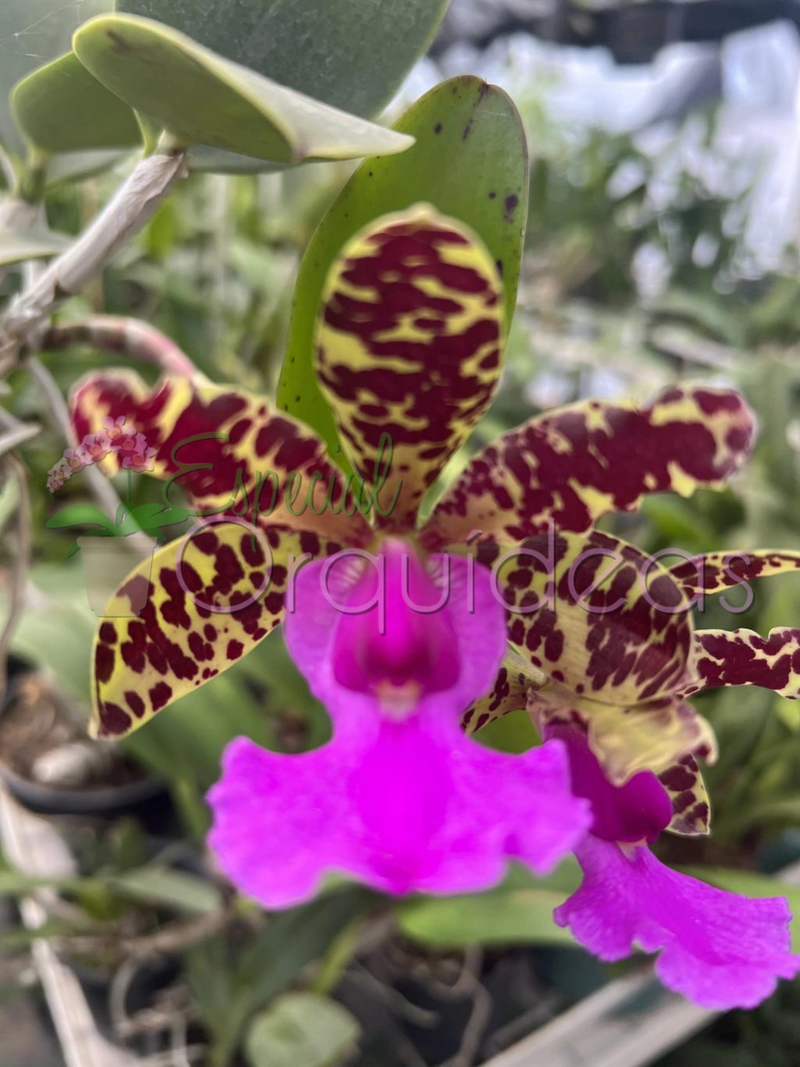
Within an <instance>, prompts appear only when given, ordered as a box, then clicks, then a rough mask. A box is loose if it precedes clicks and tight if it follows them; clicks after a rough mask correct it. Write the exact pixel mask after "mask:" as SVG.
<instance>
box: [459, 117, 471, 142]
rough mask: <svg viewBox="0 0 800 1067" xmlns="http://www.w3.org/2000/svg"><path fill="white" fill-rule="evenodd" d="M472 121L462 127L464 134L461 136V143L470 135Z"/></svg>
mask: <svg viewBox="0 0 800 1067" xmlns="http://www.w3.org/2000/svg"><path fill="white" fill-rule="evenodd" d="M472 121H473V120H472V119H470V120H469V122H468V123H467V125H466V126H465V127H464V132H463V133H462V135H461V139H462V141H466V139H467V138H468V137H469V135H470V134H471V133H472Z"/></svg>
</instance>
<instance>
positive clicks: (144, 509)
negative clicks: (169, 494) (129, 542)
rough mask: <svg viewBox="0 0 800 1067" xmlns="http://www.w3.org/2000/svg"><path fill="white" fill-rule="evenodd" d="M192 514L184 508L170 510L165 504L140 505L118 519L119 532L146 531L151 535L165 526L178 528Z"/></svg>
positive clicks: (125, 533)
mask: <svg viewBox="0 0 800 1067" xmlns="http://www.w3.org/2000/svg"><path fill="white" fill-rule="evenodd" d="M189 515H190V512H188V511H186V510H185V509H184V508H168V507H164V505H163V503H160V502H159V503H158V504H140V505H139V506H138V507H136V508H132V509H131V510H130V511H129V512H128V513H127V514H126V515H124V516H123V517H122V518H121V519H118V532H119V533H120V534H121V535H125V536H127V534H130V533H134V532H135V531H136V530H144V531H145V532H147V533H150V532H152V531H155V530H160V529H161V528H162V527H164V526H176V525H178V523H181V522H185V521H186V519H188V518H189Z"/></svg>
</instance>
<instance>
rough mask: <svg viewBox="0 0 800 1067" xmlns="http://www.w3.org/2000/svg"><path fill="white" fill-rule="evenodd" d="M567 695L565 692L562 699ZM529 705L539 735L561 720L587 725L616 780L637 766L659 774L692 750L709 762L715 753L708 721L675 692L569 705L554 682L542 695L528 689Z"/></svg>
mask: <svg viewBox="0 0 800 1067" xmlns="http://www.w3.org/2000/svg"><path fill="white" fill-rule="evenodd" d="M568 697H569V694H566V693H564V694H563V698H564V699H565V700H566V699H567V698H568ZM570 699H571V698H570ZM528 710H529V711H530V713H531V715H532V716H533V718H534V721H535V722H538V723H539V732H540V733H542V734H543V733H544V730H545V726H546V725H555V724H562V723H563V724H571V725H574V726H580V727H581V728H583V729H585V730H586V731H587V736H588V739H589V747H590V748H591V750H592V752H593V753H594V754H595V756H596V757H597V758H598V760H599V761H600V763H601V764H602V765H603V769H604V770H605V772H606V774H607V775H608V777H609V778H610V779H611V781H612V782H614V783H615V784H616V785H622V784H623V783H625V782H627V781H628V779H629V778H631V777H632V776H633V775H634V774H637V773H638V772H639V771H652V772H653V774H657V775H661V774H663V773H664V772H665V771H668V770H669V769H670V768H671V767H673V766H674V765H675V764H676V763H677V762H678V761H679V760H681V759H683V758H684V757H685V756H687V755H690V754H692V753H694V754H695V755H698V756H701V757H702V758H703V759H705V760H707V761H709V762H713V761H714V760H715V759H716V757H717V742H716V738H715V737H714V731H713V730H712V729H711V726H710V724H709V723H708V722H707V721H706V720H705V719H704V718H703V717H702V716H700V715H698V714H697V712H696V711H695V709H694V708H693V707H692V706H691V704H688V703H687V702H686V701H682V700H680V699H678V698H676V697H662V698H661V699H660V700H653V701H649V702H647V703H644V704H638V705H630V706H627V707H623V706H616V707H615V706H612V705H610V704H600V703H598V702H597V701H592V700H581V701H579V702H576V703H575V704H574V705H569V704H567V703H561V702H560V701H559V694H558V692H557V687H554V688H553V690H551V691H548V692H547V693H544V694H543V695H542V697H541V698H540V697H538V696H537V695H536V694H535V693H532V694H531V695H530V699H529V701H528Z"/></svg>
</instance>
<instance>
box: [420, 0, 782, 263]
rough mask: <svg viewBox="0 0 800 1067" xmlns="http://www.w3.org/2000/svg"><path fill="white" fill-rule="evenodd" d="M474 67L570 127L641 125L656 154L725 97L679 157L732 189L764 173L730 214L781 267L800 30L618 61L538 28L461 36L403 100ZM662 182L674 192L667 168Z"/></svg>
mask: <svg viewBox="0 0 800 1067" xmlns="http://www.w3.org/2000/svg"><path fill="white" fill-rule="evenodd" d="M504 2H505V0H504ZM518 2H520V3H535V0H518ZM470 5H471V8H472V9H474V10H471V12H469V13H468V12H467V8H469V7H470ZM480 7H481V4H479V3H476V2H475V0H455V4H454V8H453V11H454V13H456V12H458V10H459V9H460V8H464V17H469V18H473V19H474V18H478V17H480V14H479V10H478V9H480ZM483 7H484V9H485V7H486V5H485V4H484V5H483ZM464 73H471V74H478V75H479V76H481V77H483V78H486V79H487V80H488V81H492V82H495V83H496V84H498V85H501V86H502V87H503V88H504V89H506V90H507V91H508V92H509V93H510V94H511V95H512V96H513V97H514V98H515V99H517V100H518V101H524V100H526V99H530V98H531V96H532V94H533V95H535V98H536V99H537V101H540V102H541V104H542V105H543V107H544V110H545V112H546V113H547V115H548V117H549V119H550V121H552V122H553V123H556V124H559V125H560V126H561V127H562V129H563V128H565V127H574V128H575V130H576V131H580V130H581V129H583V130H588V129H590V128H593V127H594V128H600V129H605V130H608V131H609V132H610V133H617V134H618V133H629V134H636V135H637V143H640V147H642V148H643V150H645V151H647V152H648V153H650V152H653V153H657V152H658V151H659V150H661V149H663V148H664V146H665V145H671V144H673V143H676V137H675V130H676V126H675V124H676V123H677V122H680V121H681V120H682V119H684V118H685V117H686V116H687V115H689V114H691V112H692V110H693V109H694V108H695V107H697V106H698V105H701V104H703V103H705V102H710V101H712V100H714V99H719V98H721V106H720V108H719V111H718V115H717V128H716V133H715V138H714V143H713V145H712V148H711V150H709V149H708V147H707V146H705V145H702V144H700V143H699V137H697V136H693V134H692V131H691V128H690V130H689V133H688V134H685V133H684V134H682V137H681V143H680V149H681V150H680V152H679V153H678V156H679V159H678V162H679V163H680V165H681V166H682V167H683V168H685V169H686V170H688V171H689V172H690V173H701V174H702V177H703V179H704V181H706V182H707V183H709V187H710V191H711V192H712V193H714V194H716V195H719V196H722V197H726V198H733V197H735V196H737V195H738V194H739V192H740V191H741V188H742V186H743V185H745V184H747V183H750V182H751V181H753V182H754V184H753V188H752V192H751V199H750V207H749V211H748V213H747V217H746V218H742V219H740V220H736V221H735V222H734V223H732V225H734V226H736V227H737V228H739V227H741V228H742V230H743V234H744V244H745V247H746V250H747V252H748V254H749V258H751V260H752V264H751V269H752V273H754V274H758V273H761V272H763V271H765V270H769V269H773V268H775V267H776V266H777V265H778V263H779V262H780V259H781V254H782V252H783V250H784V248H785V246H786V244H787V243H789V242H794V241H796V240H797V239H798V237H800V38H799V37H798V34H797V31H796V30H795V28H794V26H793V25H792V24H791V23H789V22H773V23H769V24H767V25H764V26H760V27H758V28H757V29H754V30H746V31H743V32H740V33H737V34H733V35H731V36H729V37H727V38H726V39H725V40H724V42H723V43H722V45H721V46H716V45H698V44H685V43H681V44H674V45H670V46H668V47H666V48H664V49H662V50H661V51H660V52H659V53H658V55H657V56H656V58H655V60H654V62H653V63H651V64H649V65H643V66H618V65H617V64H615V63H614V60H613V59H612V57H611V54H610V53H609V52H608V51H607V50H606V49H603V48H593V49H583V48H570V47H563V46H560V45H554V44H550V43H548V42H546V41H541V40H539V39H537V38H535V37H533V36H531V35H528V34H514V35H512V36H510V37H507V38H500V39H498V40H496V41H494V42H493V43H492V44H491V45H490V46H489V47H488V48H487V49H485V50H484V51H483V52H479V51H478V50H476V49H475V48H473V47H470V46H468V45H463V44H456V45H454V46H453V47H451V48H450V49H448V51H447V52H446V53H444V55H442V56H441V58H440V60H439V61H438V63H433V62H432V61H431V60H424V61H423V62H422V63H421V64H419V65H418V67H417V68H416V69H415V70H414V71H413V72H412V74H411V76H410V78H409V79H408V81H407V83H406V85H405V86H404V89H403V91H402V93H401V99H402V101H403V103H404V104H406V105H407V104H408V103H409V102H410V101H411V100H412V99H414V98H416V97H417V96H418V95H420V93H422V92H424V91H426V90H427V89H429V88H431V86H432V85H434V84H436V82H437V81H439V80H441V78H442V77H451V76H453V75H456V74H464ZM689 125H690V127H691V124H689ZM684 136H685V144H684V140H683V138H684ZM754 175H755V178H753V176H754ZM663 181H664V184H663V186H662V189H663V192H664V195H665V196H668V195H670V192H671V184H670V181H669V175H665V177H664V179H663ZM657 191H658V190H657ZM702 251H703V250H702V249H701V250H700V252H701V253H702Z"/></svg>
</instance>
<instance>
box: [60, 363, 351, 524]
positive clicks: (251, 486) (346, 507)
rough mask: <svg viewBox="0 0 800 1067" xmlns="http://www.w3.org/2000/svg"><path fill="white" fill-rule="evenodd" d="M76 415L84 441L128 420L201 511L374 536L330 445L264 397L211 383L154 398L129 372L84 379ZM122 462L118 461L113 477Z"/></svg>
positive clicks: (184, 385) (161, 386) (180, 384)
mask: <svg viewBox="0 0 800 1067" xmlns="http://www.w3.org/2000/svg"><path fill="white" fill-rule="evenodd" d="M71 407H72V420H73V425H74V427H75V432H76V435H77V438H78V440H79V441H80V440H82V439H83V438H84V436H85V435H87V434H97V433H99V432H101V431H102V430H103V420H104V419H106V418H107V417H109V416H110V417H111V418H112V419H117V418H119V417H120V416H122V417H124V418H125V419H126V420H127V421H128V423H129V424H130V425H131V426H132V427H133V428H134V429H135V430H136V432H137V433H140V434H143V435H144V437H145V439H146V441H147V444H148V446H149V447H151V448H155V449H156V455H155V457H154V467H155V469H154V470H153V472H152V473H153V474H154V475H155V476H156V477H159V478H164V479H167V478H172V477H173V476H177V477H176V484H177V485H178V486H180V487H181V488H182V489H183V490H184V491H185V492H186V493H187V494H188V496H189V498H190V501H191V503H192V505H193V507H194V508H196V509H197V510H199V511H202V512H205V513H210V512H235V513H236V514H237V515H240V516H243V517H245V518H247V519H249V520H250V521H253V522H258V521H259V519H265V520H267V521H269V522H271V523H276V524H280V525H283V526H289V527H291V528H292V529H301V530H313V531H316V532H317V533H320V534H323V535H324V536H326V537H334V538H336V539H338V540H341V541H344V542H346V543H348V544H351V545H364V544H367V543H368V542H369V540H370V539H371V537H372V533H371V530H370V527H369V525H368V523H367V522H366V521H365V519H364V517H363V516H362V514H361V513H360V512H359V511H358V510H357V508H356V506H355V502H354V500H353V494H352V493H350V494H346V493H345V492H344V487H343V478H342V475H341V472H340V471H339V470H338V468H336V467H334V466H333V465H332V464H331V463H330V462H329V461H328V459H327V458H326V455H325V451H326V450H325V445H324V444H323V443H322V441H320V440H319V438H317V437H316V436H315V434H314V433H312V431H311V430H309V429H308V428H307V427H305V426H304V425H303V424H302V423H300V422H298V421H297V420H296V419H293V418H292V417H291V416H289V415H285V414H283V413H281V412H278V411H276V410H275V409H274V408H273V407H272V404H271V403H270V401H268V400H267V399H265V398H263V397H258V396H254V395H252V394H250V393H247V392H244V391H243V390H241V389H238V388H233V387H230V386H219V385H212V384H211V383H210V382H207V381H206V380H205V379H192V380H189V379H187V378H164V379H162V380H161V381H160V382H159V383H158V384H157V385H156V386H155V387H154V388H153V389H152V390H151V389H149V388H148V387H147V386H146V385H145V383H144V382H143V381H142V379H141V378H139V376H138V375H136V374H131V373H130V372H125V371H122V372H115V373H109V374H103V375H90V376H89V377H87V378H85V379H83V380H82V381H81V382H79V383H78V384H77V386H76V388H75V390H74V392H73V395H72V398H71ZM121 460H122V454H119V455H117V454H111V455H109V456H108V457H107V458H106V460H105V461H104V465H105V469H106V470H107V472H108V473H112V472H113V471H115V470H117V469H118V468H119V465H120V463H121ZM170 499H171V500H174V501H177V493H175V494H174V495H172V496H171V498H170Z"/></svg>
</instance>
